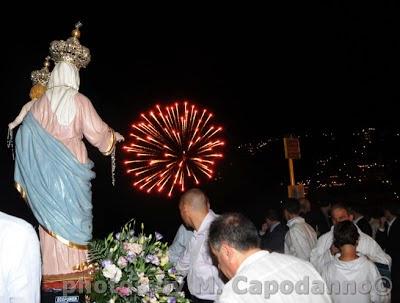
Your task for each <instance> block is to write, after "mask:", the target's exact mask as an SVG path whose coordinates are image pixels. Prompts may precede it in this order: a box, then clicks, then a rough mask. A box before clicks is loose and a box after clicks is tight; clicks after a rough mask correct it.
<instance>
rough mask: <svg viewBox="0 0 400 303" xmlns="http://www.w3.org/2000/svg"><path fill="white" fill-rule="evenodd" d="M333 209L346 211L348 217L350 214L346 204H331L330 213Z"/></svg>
mask: <svg viewBox="0 0 400 303" xmlns="http://www.w3.org/2000/svg"><path fill="white" fill-rule="evenodd" d="M335 209H344V210H346V211H347V213H348V214H349V215H350V214H351V208H350V207H349V206H348V205H347V204H346V203H342V202H336V203H335V204H333V205H332V207H331V213H332V212H333V211H334V210H335Z"/></svg>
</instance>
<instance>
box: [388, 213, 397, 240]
mask: <svg viewBox="0 0 400 303" xmlns="http://www.w3.org/2000/svg"><path fill="white" fill-rule="evenodd" d="M396 219H397V217H394V218H393V219H392V221H390V222H388V229H387V235H388V236H389V232H390V228H391V227H392V224H393V222H394V221H395V220H396Z"/></svg>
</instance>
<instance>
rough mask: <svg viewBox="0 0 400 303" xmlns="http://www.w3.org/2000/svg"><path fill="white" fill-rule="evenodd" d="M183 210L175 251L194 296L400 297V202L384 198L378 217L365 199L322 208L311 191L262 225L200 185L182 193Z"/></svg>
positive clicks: (208, 298) (386, 299)
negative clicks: (219, 203)
mask: <svg viewBox="0 0 400 303" xmlns="http://www.w3.org/2000/svg"><path fill="white" fill-rule="evenodd" d="M180 212H181V216H182V220H183V222H184V223H183V224H182V225H181V226H180V228H179V230H178V232H177V235H176V237H175V240H174V242H173V243H172V245H171V249H170V256H171V260H175V262H176V266H177V269H178V271H180V272H181V273H182V274H183V275H187V277H188V279H187V281H188V291H189V293H190V296H191V299H192V301H193V302H220V303H225V302H397V300H398V298H399V297H398V291H399V289H398V288H399V286H398V281H397V279H398V274H399V268H398V262H399V261H400V258H399V245H398V244H397V243H396V241H395V240H394V237H395V236H396V235H397V234H398V232H399V226H400V223H399V221H398V220H397V210H396V204H391V203H388V204H384V205H383V206H382V216H381V217H379V220H378V221H379V224H375V219H376V218H373V217H371V218H368V217H367V216H366V215H365V214H364V211H363V208H362V207H360V206H359V205H348V204H345V203H343V202H334V203H324V202H322V203H319V207H318V208H315V207H314V206H313V205H312V204H311V203H310V201H309V200H307V199H299V200H297V199H287V200H286V201H284V202H283V203H282V204H281V207H280V208H271V209H268V210H267V212H266V214H265V222H264V223H263V224H262V225H261V228H260V229H259V230H258V229H257V228H256V226H255V225H254V224H253V223H252V222H251V221H250V220H249V219H248V218H246V217H244V216H243V215H241V214H239V213H228V214H222V215H216V214H215V213H214V212H213V211H212V210H211V209H210V202H209V200H208V198H207V196H206V195H205V194H204V193H203V192H202V191H201V190H199V189H192V190H189V191H187V192H186V193H185V194H184V195H183V196H182V197H181V200H180ZM207 235H208V237H207ZM185 239H186V240H185ZM177 247H179V249H177ZM218 269H219V271H218ZM221 274H222V277H221Z"/></svg>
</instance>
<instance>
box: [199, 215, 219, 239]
mask: <svg viewBox="0 0 400 303" xmlns="http://www.w3.org/2000/svg"><path fill="white" fill-rule="evenodd" d="M216 217H217V215H216V214H215V213H214V212H213V211H212V210H211V209H210V210H209V211H208V214H207V215H206V216H205V217H204V219H203V222H201V224H200V227H199V230H197V231H196V230H195V231H194V234H195V235H198V234H202V233H204V232H205V231H207V232H208V226H209V225H210V224H211V222H212V221H214V220H215V218H216Z"/></svg>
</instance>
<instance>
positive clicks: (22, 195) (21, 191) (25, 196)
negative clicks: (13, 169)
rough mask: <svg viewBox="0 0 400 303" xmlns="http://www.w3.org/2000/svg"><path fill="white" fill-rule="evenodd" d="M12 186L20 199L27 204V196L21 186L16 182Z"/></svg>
mask: <svg viewBox="0 0 400 303" xmlns="http://www.w3.org/2000/svg"><path fill="white" fill-rule="evenodd" d="M14 186H15V188H16V189H17V190H18V192H19V193H20V195H21V197H22V199H24V200H25V202H27V203H28V195H27V193H26V191H25V189H24V188H23V187H22V186H21V184H19V183H18V182H14Z"/></svg>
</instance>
